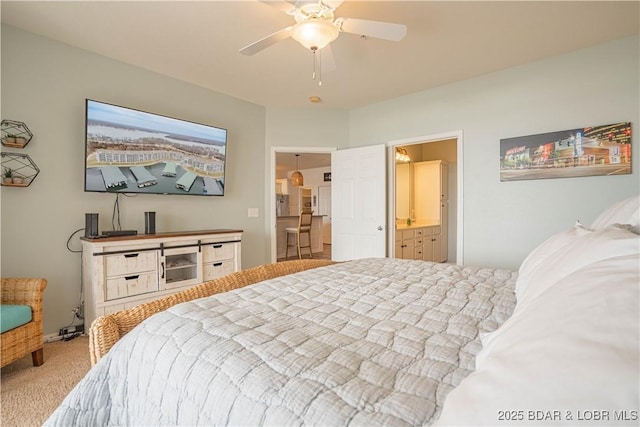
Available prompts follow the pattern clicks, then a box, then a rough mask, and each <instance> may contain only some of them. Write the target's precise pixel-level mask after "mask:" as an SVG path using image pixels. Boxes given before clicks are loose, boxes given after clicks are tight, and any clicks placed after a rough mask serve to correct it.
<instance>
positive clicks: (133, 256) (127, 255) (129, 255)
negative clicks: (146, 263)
mask: <svg viewBox="0 0 640 427" xmlns="http://www.w3.org/2000/svg"><path fill="white" fill-rule="evenodd" d="M138 255H140V254H124V257H125V258H135V257H137V256H138Z"/></svg>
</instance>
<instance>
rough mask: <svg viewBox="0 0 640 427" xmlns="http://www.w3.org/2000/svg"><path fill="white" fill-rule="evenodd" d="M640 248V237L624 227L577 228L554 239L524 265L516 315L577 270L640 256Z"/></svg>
mask: <svg viewBox="0 0 640 427" xmlns="http://www.w3.org/2000/svg"><path fill="white" fill-rule="evenodd" d="M639 246H640V239H639V237H638V235H637V234H634V233H632V232H630V231H629V230H627V229H626V228H623V227H621V226H620V225H612V226H609V227H607V228H604V229H600V230H597V231H591V230H587V229H585V228H584V227H581V226H575V227H573V228H572V229H571V230H568V231H567V232H564V233H559V234H557V235H555V236H553V237H552V238H550V239H548V240H547V241H545V242H543V243H542V244H541V245H540V246H539V247H538V248H536V249H534V251H532V252H531V254H530V256H529V257H527V258H526V259H525V261H524V262H523V263H522V265H521V266H520V270H519V274H518V279H517V281H516V299H517V305H516V309H515V311H514V314H516V313H517V312H518V311H520V309H521V307H522V305H523V304H525V303H528V302H529V301H531V300H532V299H534V298H536V297H537V296H538V295H540V294H541V293H542V292H544V291H545V290H546V289H548V288H550V287H551V286H553V285H554V284H555V283H556V282H557V281H558V280H560V279H562V278H563V277H566V276H567V275H569V274H571V273H573V272H574V271H577V270H579V269H580V268H583V267H585V266H587V265H589V264H592V263H594V262H598V261H601V260H604V259H607V258H612V257H618V256H626V255H633V254H638V247H639Z"/></svg>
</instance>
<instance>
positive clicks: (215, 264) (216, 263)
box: [213, 262, 222, 267]
mask: <svg viewBox="0 0 640 427" xmlns="http://www.w3.org/2000/svg"><path fill="white" fill-rule="evenodd" d="M221 265H222V263H221V262H215V263H213V266H214V267H220V266H221Z"/></svg>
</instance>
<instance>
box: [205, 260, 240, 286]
mask: <svg viewBox="0 0 640 427" xmlns="http://www.w3.org/2000/svg"><path fill="white" fill-rule="evenodd" d="M202 267H203V272H202V280H203V281H205V282H206V281H207V280H213V279H217V278H218V277H222V276H225V275H227V274H231V273H233V272H234V271H236V270H235V261H234V260H232V259H230V260H227V261H218V262H211V263H206V264H204V265H203V266H202Z"/></svg>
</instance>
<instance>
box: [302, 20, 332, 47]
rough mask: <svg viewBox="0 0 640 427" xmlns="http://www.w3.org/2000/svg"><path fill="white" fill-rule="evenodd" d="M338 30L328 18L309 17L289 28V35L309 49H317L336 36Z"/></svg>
mask: <svg viewBox="0 0 640 427" xmlns="http://www.w3.org/2000/svg"><path fill="white" fill-rule="evenodd" d="M339 34H340V30H339V29H338V27H336V26H335V25H333V22H331V21H330V20H321V19H310V20H308V21H302V22H298V23H297V24H296V25H294V26H293V28H292V29H291V37H292V38H293V39H294V40H295V41H297V42H298V43H300V44H301V45H302V46H304V47H305V48H307V49H310V50H318V49H322V48H323V47H325V46H327V45H328V44H329V43H331V42H332V41H334V40H335V39H337V38H338V35H339Z"/></svg>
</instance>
